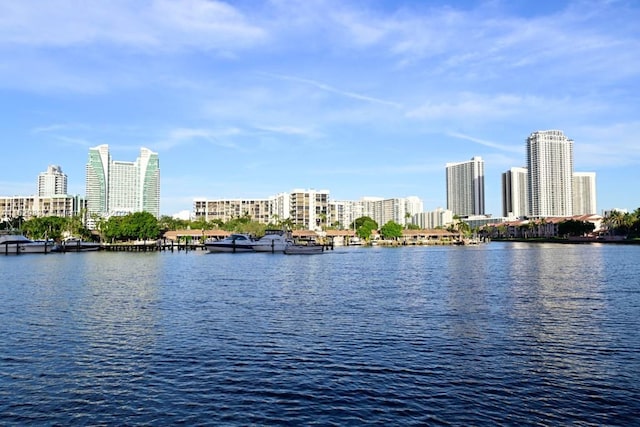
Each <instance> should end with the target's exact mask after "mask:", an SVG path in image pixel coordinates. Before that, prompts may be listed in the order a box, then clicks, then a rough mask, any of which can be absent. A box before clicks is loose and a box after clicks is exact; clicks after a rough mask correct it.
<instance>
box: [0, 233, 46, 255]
mask: <svg viewBox="0 0 640 427" xmlns="http://www.w3.org/2000/svg"><path fill="white" fill-rule="evenodd" d="M57 250H58V245H56V244H55V243H54V242H53V241H51V240H38V241H34V240H31V239H28V238H26V237H25V236H23V235H22V234H3V235H0V254H2V255H13V254H16V255H17V254H47V253H49V252H56V251H57Z"/></svg>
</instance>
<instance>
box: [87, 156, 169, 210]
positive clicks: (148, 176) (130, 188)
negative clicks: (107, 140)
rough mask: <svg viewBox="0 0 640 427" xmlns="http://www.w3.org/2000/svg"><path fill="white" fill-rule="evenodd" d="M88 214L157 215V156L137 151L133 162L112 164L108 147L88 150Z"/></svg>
mask: <svg viewBox="0 0 640 427" xmlns="http://www.w3.org/2000/svg"><path fill="white" fill-rule="evenodd" d="M86 173H87V175H86V185H87V211H88V212H89V214H90V215H91V214H97V215H99V216H101V217H109V216H112V215H125V214H128V213H133V212H149V213H151V214H152V215H154V216H156V217H159V216H160V162H159V159H158V154H157V153H154V152H152V151H151V150H149V149H147V148H142V149H141V150H140V157H138V159H137V160H136V161H135V162H124V161H114V160H112V159H111V155H110V154H109V146H108V145H106V144H105V145H100V146H98V147H95V148H91V149H89V161H88V163H87V168H86Z"/></svg>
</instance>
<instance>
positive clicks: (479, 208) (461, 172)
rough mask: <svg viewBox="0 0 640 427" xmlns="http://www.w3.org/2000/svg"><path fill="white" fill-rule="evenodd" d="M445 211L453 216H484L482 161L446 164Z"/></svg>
mask: <svg viewBox="0 0 640 427" xmlns="http://www.w3.org/2000/svg"><path fill="white" fill-rule="evenodd" d="M446 169H447V209H449V210H451V211H453V213H454V214H455V215H459V216H472V215H484V160H482V158H481V157H473V158H472V159H471V160H469V161H466V162H459V163H447V164H446Z"/></svg>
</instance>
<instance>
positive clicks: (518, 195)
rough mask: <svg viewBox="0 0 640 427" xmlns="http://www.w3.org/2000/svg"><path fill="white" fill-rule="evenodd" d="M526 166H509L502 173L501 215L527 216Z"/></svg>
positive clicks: (508, 216) (509, 216)
mask: <svg viewBox="0 0 640 427" xmlns="http://www.w3.org/2000/svg"><path fill="white" fill-rule="evenodd" d="M527 174H528V171H527V169H526V168H511V169H509V170H508V171H507V172H504V173H503V174H502V216H504V217H507V218H511V217H515V218H521V217H524V216H529V189H528V185H527Z"/></svg>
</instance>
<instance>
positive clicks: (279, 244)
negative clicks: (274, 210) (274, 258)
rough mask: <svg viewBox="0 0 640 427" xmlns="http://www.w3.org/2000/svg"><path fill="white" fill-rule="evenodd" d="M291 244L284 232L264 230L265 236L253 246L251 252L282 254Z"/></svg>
mask: <svg viewBox="0 0 640 427" xmlns="http://www.w3.org/2000/svg"><path fill="white" fill-rule="evenodd" d="M291 244H293V240H291V238H290V237H289V233H287V232H286V231H283V230H266V231H265V235H264V236H262V237H261V238H260V239H258V240H257V241H256V242H255V243H254V244H253V250H254V251H256V252H271V253H274V252H283V251H284V250H285V249H286V248H287V246H289V245H291Z"/></svg>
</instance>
